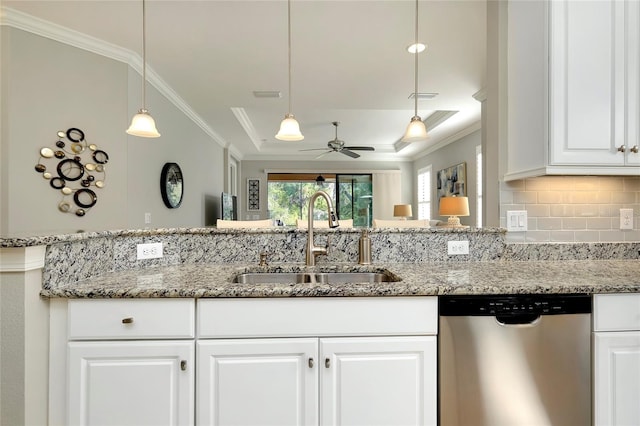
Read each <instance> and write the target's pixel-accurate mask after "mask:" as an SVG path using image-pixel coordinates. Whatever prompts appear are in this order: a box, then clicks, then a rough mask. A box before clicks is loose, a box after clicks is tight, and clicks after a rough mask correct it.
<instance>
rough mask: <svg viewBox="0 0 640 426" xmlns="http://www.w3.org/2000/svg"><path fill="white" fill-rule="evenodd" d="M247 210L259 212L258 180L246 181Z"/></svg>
mask: <svg viewBox="0 0 640 426" xmlns="http://www.w3.org/2000/svg"><path fill="white" fill-rule="evenodd" d="M247 210H248V211H252V212H257V211H260V179H258V178H249V179H247Z"/></svg>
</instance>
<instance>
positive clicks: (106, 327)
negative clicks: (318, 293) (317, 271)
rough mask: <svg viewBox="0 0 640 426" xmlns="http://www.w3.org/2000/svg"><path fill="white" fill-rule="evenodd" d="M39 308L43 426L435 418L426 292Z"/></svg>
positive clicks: (251, 425) (421, 424)
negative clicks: (43, 336)
mask: <svg viewBox="0 0 640 426" xmlns="http://www.w3.org/2000/svg"><path fill="white" fill-rule="evenodd" d="M50 309H51V334H50V347H51V362H50V368H49V375H50V376H49V382H50V392H49V406H50V408H49V410H50V411H49V420H50V421H49V424H50V425H118V426H126V425H136V426H142V425H153V426H160V425H187V426H188V425H194V424H195V425H220V426H222V425H234V426H241V425H247V426H257V425H260V426H268V425H273V426H284V425H310V426H315V425H342V426H347V425H367V426H374V425H388V426H400V425H403V426H408V425H415V426H425V425H436V424H437V379H436V368H437V361H436V354H437V349H436V346H437V343H436V334H437V325H438V319H437V299H436V298H435V297H370V298H367V297H362V298H355V297H353V298H352V297H347V298H324V297H320V298H282V299H198V300H197V309H196V300H193V299H117V300H114V299H102V300H68V301H67V300H63V299H58V300H55V301H52V302H51V304H50ZM196 330H197V332H196Z"/></svg>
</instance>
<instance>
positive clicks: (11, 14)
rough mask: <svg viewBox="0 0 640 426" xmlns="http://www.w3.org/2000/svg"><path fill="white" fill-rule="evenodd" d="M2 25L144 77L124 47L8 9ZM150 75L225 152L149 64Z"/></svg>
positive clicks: (138, 61)
mask: <svg viewBox="0 0 640 426" xmlns="http://www.w3.org/2000/svg"><path fill="white" fill-rule="evenodd" d="M0 25H6V26H9V27H12V28H16V29H19V30H23V31H26V32H29V33H32V34H35V35H38V36H41V37H45V38H48V39H51V40H54V41H57V42H60V43H63V44H66V45H68V46H72V47H76V48H78V49H82V50H86V51H88V52H91V53H95V54H96V55H100V56H104V57H106V58H110V59H113V60H116V61H119V62H124V63H126V64H127V65H129V66H130V67H131V68H132V69H133V70H135V71H136V72H137V73H138V74H140V75H142V57H140V55H138V54H137V53H135V52H133V51H131V50H128V49H125V48H123V47H121V46H117V45H115V44H112V43H108V42H106V41H104V40H100V39H98V38H96V37H92V36H90V35H87V34H84V33H81V32H79V31H75V30H72V29H70V28H67V27H63V26H61V25H58V24H55V23H53V22H49V21H45V20H43V19H40V18H37V17H35V16H32V15H29V14H26V13H24V12H20V11H18V10H15V9H12V8H10V7H6V6H2V9H1V10H0ZM146 71H147V82H148V83H149V84H151V85H152V86H153V87H154V88H156V90H158V92H160V94H162V95H163V96H164V97H165V98H167V100H168V101H169V102H171V103H172V104H173V105H174V106H175V107H176V108H178V109H179V110H180V111H182V113H183V114H184V115H186V116H187V117H188V118H189V119H190V120H191V121H193V123H194V124H195V125H196V126H198V127H200V129H202V131H204V132H205V133H206V134H207V135H208V136H209V137H210V138H211V139H213V141H214V142H216V143H217V144H218V145H220V146H221V147H223V148H225V147H226V146H227V145H228V144H227V142H226V141H225V140H224V139H223V138H222V137H221V136H220V135H219V134H218V133H216V131H215V130H213V129H212V128H211V127H210V126H209V125H208V124H207V123H206V122H205V121H204V120H203V119H202V117H200V116H199V115H198V113H196V112H195V111H194V110H193V108H191V106H190V105H189V104H188V103H187V102H186V101H185V100H184V99H182V97H180V95H178V94H177V93H176V91H175V90H173V88H172V87H171V86H169V84H167V83H166V82H165V81H164V80H163V79H162V78H161V77H160V76H159V75H158V73H156V72H155V71H154V70H153V69H152V68H151V67H150V66H149V65H148V64H147V70H146Z"/></svg>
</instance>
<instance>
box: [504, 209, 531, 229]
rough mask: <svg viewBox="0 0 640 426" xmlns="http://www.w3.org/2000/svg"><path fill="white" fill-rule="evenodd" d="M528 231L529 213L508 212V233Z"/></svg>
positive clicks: (520, 211)
mask: <svg viewBox="0 0 640 426" xmlns="http://www.w3.org/2000/svg"><path fill="white" fill-rule="evenodd" d="M526 230H527V211H526V210H508V211H507V231H511V232H524V231H526Z"/></svg>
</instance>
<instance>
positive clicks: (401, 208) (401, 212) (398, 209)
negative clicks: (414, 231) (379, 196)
mask: <svg viewBox="0 0 640 426" xmlns="http://www.w3.org/2000/svg"><path fill="white" fill-rule="evenodd" d="M393 215H394V216H395V217H411V216H413V213H412V211H411V204H396V205H394V206H393Z"/></svg>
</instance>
